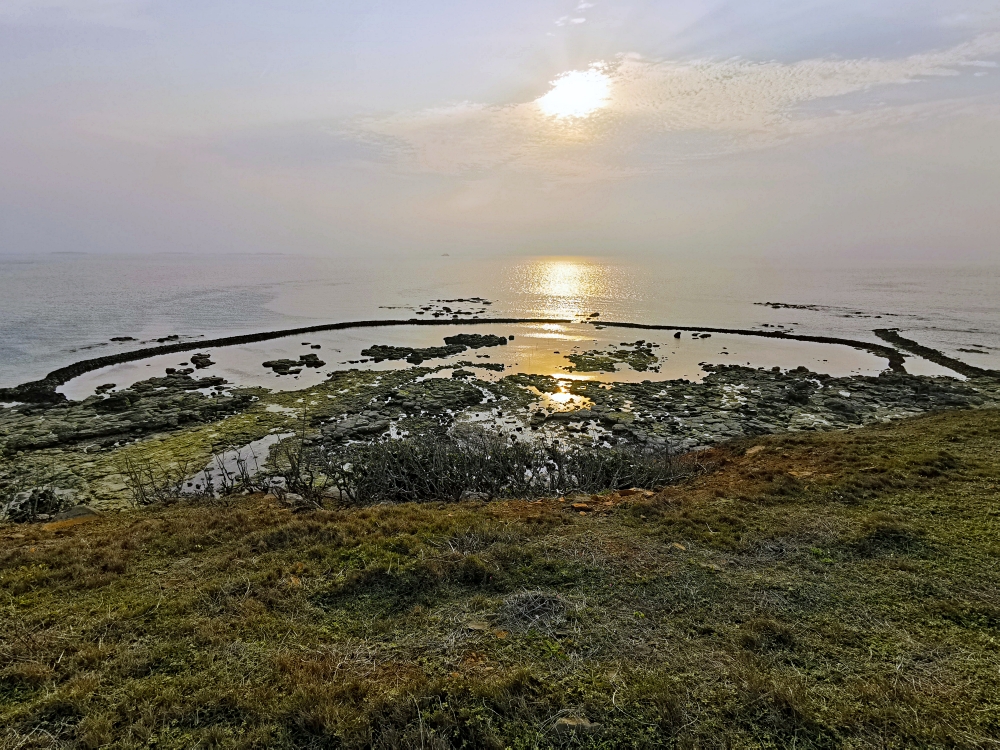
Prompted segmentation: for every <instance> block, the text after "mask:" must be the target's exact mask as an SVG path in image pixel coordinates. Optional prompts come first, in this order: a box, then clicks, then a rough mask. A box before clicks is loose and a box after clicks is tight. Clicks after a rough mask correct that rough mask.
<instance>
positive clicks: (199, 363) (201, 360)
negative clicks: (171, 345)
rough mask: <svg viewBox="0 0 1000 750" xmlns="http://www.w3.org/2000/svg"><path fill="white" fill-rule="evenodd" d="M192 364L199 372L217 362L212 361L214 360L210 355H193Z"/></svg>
mask: <svg viewBox="0 0 1000 750" xmlns="http://www.w3.org/2000/svg"><path fill="white" fill-rule="evenodd" d="M191 364H193V365H194V366H195V367H196V368H198V369H199V370H203V369H205V368H206V367H211V366H212V365H214V364H215V362H213V361H212V358H211V357H210V356H209V355H208V354H192V355H191Z"/></svg>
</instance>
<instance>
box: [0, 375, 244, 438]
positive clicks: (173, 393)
mask: <svg viewBox="0 0 1000 750" xmlns="http://www.w3.org/2000/svg"><path fill="white" fill-rule="evenodd" d="M225 383H226V381H225V380H224V379H223V378H220V377H206V378H193V377H191V371H190V370H180V371H175V372H173V373H169V374H167V375H165V376H164V377H156V378H150V379H148V380H144V381H141V382H139V383H136V384H135V385H133V386H132V387H130V388H126V389H123V390H120V391H110V392H107V390H105V391H104V392H102V393H99V394H95V395H94V396H91V397H89V398H86V399H84V400H83V401H64V402H62V403H59V404H54V405H51V406H45V405H31V404H23V405H21V406H18V407H15V408H12V409H4V410H2V411H0V454H6V455H10V454H15V453H17V452H18V451H34V450H40V449H45V448H64V449H65V448H76V449H81V450H84V451H88V452H96V451H99V450H101V449H104V448H109V447H112V446H114V445H115V444H119V443H125V442H130V441H133V440H136V439H138V438H141V437H143V436H145V435H149V434H151V433H153V432H157V431H161V430H165V429H173V428H178V427H181V426H183V425H186V424H190V423H204V422H211V421H214V420H217V419H220V418H222V417H224V416H226V415H227V414H233V413H236V412H238V411H241V410H242V409H244V408H245V407H246V406H247V405H248V404H249V403H250V399H251V396H249V395H245V394H243V395H236V396H229V395H223V394H222V393H221V391H223V390H225ZM206 389H208V390H209V393H211V394H212V395H208V394H206V393H202V392H200V391H202V390H206Z"/></svg>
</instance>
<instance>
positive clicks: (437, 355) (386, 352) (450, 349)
mask: <svg viewBox="0 0 1000 750" xmlns="http://www.w3.org/2000/svg"><path fill="white" fill-rule="evenodd" d="M506 345H507V338H506V337H505V336H494V335H492V334H485V335H484V334H480V333H459V334H456V335H454V336H445V337H444V346H426V347H422V348H421V347H412V346H387V345H385V344H376V345H374V346H369V347H368V348H367V349H362V350H361V356H363V357H371V358H372V359H373V360H375V361H376V362H383V361H385V360H392V361H399V360H406V361H407V362H409V363H410V364H411V365H419V364H422V363H423V362H424V361H426V360H429V359H443V358H445V357H451V356H453V355H455V354H461V353H462V352H464V351H466V350H468V349H482V348H484V347H490V346H506Z"/></svg>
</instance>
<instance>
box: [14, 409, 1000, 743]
mask: <svg viewBox="0 0 1000 750" xmlns="http://www.w3.org/2000/svg"><path fill="white" fill-rule="evenodd" d="M699 462H700V465H699V466H694V467H692V468H696V469H698V470H699V473H697V475H696V476H694V477H693V478H691V479H689V480H687V481H685V482H684V483H683V484H680V485H678V486H674V487H671V488H668V489H667V490H665V491H663V492H661V493H659V494H657V495H655V496H647V495H644V494H641V493H640V494H635V495H628V496H623V495H622V494H614V495H605V496H595V497H594V498H589V497H588V498H570V499H562V500H561V499H559V498H553V499H548V500H542V501H538V502H534V503H531V502H522V501H512V502H497V503H490V504H486V503H478V502H477V503H455V504H425V505H397V506H380V507H371V508H358V509H342V510H335V511H322V512H309V513H301V514H293V513H292V512H290V511H288V510H286V509H283V508H281V507H278V506H277V504H276V503H275V502H274V501H273V499H271V498H266V497H260V496H253V497H242V498H238V499H232V500H226V501H220V502H219V503H217V504H206V503H201V504H189V503H177V504H174V505H170V506H166V507H154V508H149V509H145V510H141V511H135V512H127V513H120V514H113V515H108V516H106V517H104V518H102V519H99V520H96V521H92V522H89V523H82V524H78V525H65V524H62V525H59V524H57V525H55V526H49V527H42V526H39V525H30V526H29V525H21V526H13V525H8V526H0V607H2V610H0V612H2V615H0V618H2V619H0V621H2V622H3V628H0V746H2V747H11V748H14V747H17V748H29V747H87V748H96V747H105V746H108V747H149V746H153V747H158V748H168V747H169V748H188V747H201V746H204V747H213V746H215V747H259V748H265V747H266V748H272V747H315V748H321V747H369V746H375V747H423V748H448V747H470V748H472V747H475V748H493V747H495V748H507V747H509V748H529V747H550V746H567V747H570V746H572V747H579V746H584V747H609V748H610V747H639V748H641V747H662V746H678V747H761V748H767V747H796V748H809V747H927V746H935V747H937V746H953V747H995V746H997V745H1000V589H998V581H1000V571H998V569H997V568H998V565H997V563H998V555H1000V412H998V411H996V410H979V411H955V412H948V413H940V414H936V415H930V416H925V417H919V418H915V419H911V420H907V421H904V422H899V423H895V424H891V425H883V426H876V427H866V428H863V429H857V430H852V431H847V432H835V433H826V434H809V435H795V436H784V437H774V438H768V439H762V440H757V441H754V442H749V441H748V442H743V443H738V444H731V445H729V446H726V447H723V448H719V449H715V450H713V451H711V452H709V453H707V454H703V455H702V456H701V458H700V459H699ZM574 504H575V506H574Z"/></svg>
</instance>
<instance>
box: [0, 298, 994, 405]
mask: <svg viewBox="0 0 1000 750" xmlns="http://www.w3.org/2000/svg"><path fill="white" fill-rule="evenodd" d="M572 322H574V321H572V320H567V319H564V318H479V319H474V320H420V319H417V318H410V319H407V320H356V321H346V322H343V323H324V324H321V325H315V326H305V327H302V328H286V329H282V330H279V331H262V332H259V333H248V334H243V335H239V336H225V337H223V338H216V339H208V340H199V341H186V342H181V343H177V344H165V345H163V346H153V347H149V348H147V349H135V350H133V351H129V352H119V353H118V354H109V355H106V356H103V357H94V358H92V359H84V360H80V361H79V362H74V363H73V364H70V365H67V366H65V367H60V368H59V369H57V370H53V371H52V372H50V373H49V374H48V375H46V376H45V377H44V378H42V379H41V380H33V381H31V382H27V383H22V384H20V385H17V386H14V387H13V388H0V401H19V402H25V403H42V404H44V403H54V402H59V401H65V400H66V397H65V396H64V395H63V394H61V393H59V392H57V391H56V388H58V387H59V386H60V385H63V384H65V383H67V382H68V381H70V380H72V379H73V378H76V377H79V376H80V375H83V374H84V373H88V372H93V371H94V370H99V369H101V368H102V367H110V366H111V365H119V364H123V363H125V362H136V361H138V360H142V359H148V358H149V357H156V356H159V355H161V354H176V353H178V352H186V351H191V350H193V349H209V348H212V347H220V346H236V345H239V344H252V343H256V342H258V341H269V340H271V339H279V338H284V337H286V336H299V335H302V334H307V333H317V332H321V331H338V330H345V329H349V328H381V327H388V326H409V325H414V326H446V325H455V326H473V325H512V324H524V323H572ZM587 322H589V323H591V324H592V325H595V326H601V327H617V328H637V329H640V330H665V331H704V332H706V333H730V334H736V335H740V336H760V337H763V338H772V339H788V340H792V341H811V342H815V343H820V344H840V345H843V346H850V347H853V348H855V349H861V350H864V351H868V352H871V353H872V354H874V355H876V356H878V357H885V358H886V359H887V360H888V362H889V368H890V369H892V370H894V371H896V372H905V371H906V370H905V369H904V367H903V360H904V357H903V355H902V354H901V353H900V352H899V351H897V350H896V349H893V348H892V347H889V346H882V345H880V344H872V343H869V342H866V341H855V340H853V339H844V338H837V337H833V336H809V335H805V334H795V333H784V332H781V331H756V330H753V329H747V328H703V327H695V326H677V325H654V324H646V323H621V322H612V321H596V320H591V321H587ZM942 356H943V355H942ZM945 366H948V365H945ZM984 372H985V371H984Z"/></svg>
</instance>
